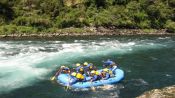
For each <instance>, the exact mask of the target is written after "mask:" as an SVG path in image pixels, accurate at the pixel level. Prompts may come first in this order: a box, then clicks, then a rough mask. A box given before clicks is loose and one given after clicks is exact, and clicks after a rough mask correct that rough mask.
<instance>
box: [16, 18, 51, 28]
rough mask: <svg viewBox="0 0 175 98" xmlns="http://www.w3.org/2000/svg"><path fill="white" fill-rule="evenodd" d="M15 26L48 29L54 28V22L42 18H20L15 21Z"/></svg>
mask: <svg viewBox="0 0 175 98" xmlns="http://www.w3.org/2000/svg"><path fill="white" fill-rule="evenodd" d="M13 23H14V24H16V25H19V26H33V27H44V28H48V27H51V26H52V22H51V20H50V19H48V18H44V17H41V16H30V17H25V16H20V17H17V18H16V19H15V20H14V21H13Z"/></svg>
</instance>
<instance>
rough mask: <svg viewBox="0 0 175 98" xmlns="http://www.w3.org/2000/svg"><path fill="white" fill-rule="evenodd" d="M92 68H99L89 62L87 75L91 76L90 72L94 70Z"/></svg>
mask: <svg viewBox="0 0 175 98" xmlns="http://www.w3.org/2000/svg"><path fill="white" fill-rule="evenodd" d="M92 70H95V71H96V70H97V68H96V66H94V65H93V64H92V63H89V64H88V65H87V68H86V75H87V76H90V72H91V71H92Z"/></svg>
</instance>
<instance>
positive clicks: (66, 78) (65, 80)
mask: <svg viewBox="0 0 175 98" xmlns="http://www.w3.org/2000/svg"><path fill="white" fill-rule="evenodd" d="M98 71H99V72H100V71H101V70H98ZM113 73H114V76H113V77H111V78H109V79H107V80H98V81H94V82H90V81H87V82H77V83H75V84H73V85H71V87H72V88H90V87H92V86H94V87H95V86H102V85H107V84H115V83H118V82H119V81H121V80H122V79H123V78H124V72H123V70H121V69H119V68H118V69H116V70H115V71H113ZM86 79H87V80H89V79H90V77H86ZM70 81H71V76H70V75H69V74H60V75H59V76H58V77H57V82H58V83H60V84H61V85H63V86H68V85H69V82H70Z"/></svg>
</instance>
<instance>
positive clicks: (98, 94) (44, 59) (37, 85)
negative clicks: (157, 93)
mask: <svg viewBox="0 0 175 98" xmlns="http://www.w3.org/2000/svg"><path fill="white" fill-rule="evenodd" d="M107 59H111V60H113V61H115V62H117V63H119V64H120V68H121V69H123V70H124V72H125V78H124V80H123V81H121V82H120V83H118V84H116V85H112V86H106V87H97V88H96V89H97V90H96V91H95V92H93V91H91V90H88V89H83V90H68V91H66V90H65V89H64V87H62V86H60V85H59V84H57V83H55V82H52V81H50V77H51V76H53V75H54V73H55V71H56V70H57V68H58V67H59V66H60V65H63V64H64V65H67V66H72V64H75V63H77V62H80V63H83V62H85V61H87V62H91V63H94V65H96V66H97V67H98V68H101V67H102V61H104V60H107ZM174 70H175V37H173V36H144V37H141V36H114V37H107V36H106V37H81V38H78V37H76V38H75V37H66V38H56V39H54V40H16V41H11V40H8V41H4V40H3V41H0V98H134V97H136V96H139V95H141V94H142V93H143V92H145V91H148V90H151V89H154V88H163V87H166V86H171V85H174V84H175V71H174Z"/></svg>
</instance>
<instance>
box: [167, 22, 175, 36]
mask: <svg viewBox="0 0 175 98" xmlns="http://www.w3.org/2000/svg"><path fill="white" fill-rule="evenodd" d="M166 29H167V31H168V32H170V33H175V22H174V21H171V20H168V21H167V22H166Z"/></svg>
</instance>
